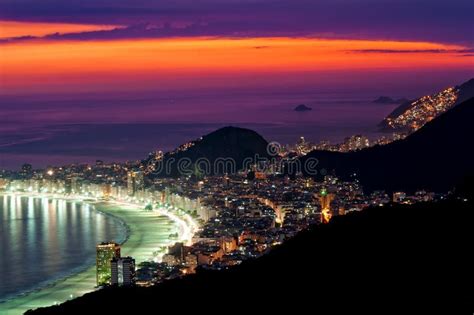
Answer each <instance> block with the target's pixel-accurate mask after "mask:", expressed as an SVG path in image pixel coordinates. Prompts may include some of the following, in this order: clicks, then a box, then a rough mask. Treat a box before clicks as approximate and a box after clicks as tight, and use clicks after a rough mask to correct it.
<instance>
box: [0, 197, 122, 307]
mask: <svg viewBox="0 0 474 315" xmlns="http://www.w3.org/2000/svg"><path fill="white" fill-rule="evenodd" d="M125 238H126V229H125V226H124V225H123V224H122V223H121V221H119V220H117V219H115V218H113V217H111V216H108V215H105V214H102V213H100V212H97V211H95V210H94V209H93V207H92V206H90V205H88V204H84V203H80V202H73V201H65V200H56V199H55V200H52V199H47V198H33V197H20V196H10V195H0V244H1V246H0V270H1V272H0V301H5V300H8V299H11V298H13V297H15V296H18V295H19V294H22V293H26V292H30V291H33V290H35V289H37V288H39V287H43V286H45V285H47V284H49V283H52V282H54V281H55V280H58V279H61V278H64V277H66V276H68V275H71V274H74V273H77V272H79V271H83V270H85V269H86V268H88V267H90V266H92V265H94V264H95V246H96V244H97V243H100V242H103V241H116V242H120V243H121V242H123V241H124V240H125ZM0 309H1V304H0Z"/></svg>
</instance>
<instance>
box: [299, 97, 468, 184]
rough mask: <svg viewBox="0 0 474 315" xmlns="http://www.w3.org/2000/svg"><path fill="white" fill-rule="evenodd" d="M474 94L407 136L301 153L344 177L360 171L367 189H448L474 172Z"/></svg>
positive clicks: (359, 173)
mask: <svg viewBox="0 0 474 315" xmlns="http://www.w3.org/2000/svg"><path fill="white" fill-rule="evenodd" d="M473 120H474V98H473V99H470V100H469V101H466V102H464V103H462V104H460V105H458V106H456V107H454V108H453V109H451V110H450V111H448V112H446V113H444V114H443V115H441V116H439V117H438V118H436V119H434V120H433V121H431V122H430V123H428V124H426V125H425V126H424V127H423V128H421V129H420V130H418V131H417V132H415V133H414V134H412V135H410V136H409V137H407V138H406V139H405V140H401V141H397V142H394V143H391V144H389V145H385V146H376V147H372V148H369V149H365V150H361V151H357V152H351V153H338V152H325V151H313V152H311V153H309V154H308V155H307V156H305V157H304V158H303V162H304V160H306V159H307V158H316V159H318V160H319V164H318V168H319V169H325V170H327V171H328V172H335V173H336V175H338V176H340V177H342V178H349V177H350V176H351V175H352V174H354V173H356V174H357V175H358V178H359V179H360V181H361V182H362V185H363V186H364V187H365V188H366V189H368V190H376V189H385V190H388V191H393V190H404V191H407V190H408V191H413V190H417V189H428V190H432V191H440V192H445V191H448V190H449V189H451V188H453V187H454V186H455V185H456V184H457V183H458V182H459V181H460V180H461V178H462V177H463V176H465V175H468V174H472V173H474V163H473V161H474V148H473V147H472V137H473V136H474V124H473V123H472V122H473Z"/></svg>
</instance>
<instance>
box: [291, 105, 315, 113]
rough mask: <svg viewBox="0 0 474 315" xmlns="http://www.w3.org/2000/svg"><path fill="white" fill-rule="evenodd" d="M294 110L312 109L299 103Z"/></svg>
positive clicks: (304, 110) (305, 110)
mask: <svg viewBox="0 0 474 315" xmlns="http://www.w3.org/2000/svg"><path fill="white" fill-rule="evenodd" d="M294 110H295V112H307V111H310V110H313V109H312V108H311V107H308V106H306V105H304V104H301V105H298V106H296V107H295V109H294Z"/></svg>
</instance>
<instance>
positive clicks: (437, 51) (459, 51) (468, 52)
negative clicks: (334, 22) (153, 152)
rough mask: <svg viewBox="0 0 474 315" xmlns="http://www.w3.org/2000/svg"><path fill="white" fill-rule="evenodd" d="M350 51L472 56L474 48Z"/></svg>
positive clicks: (358, 50)
mask: <svg viewBox="0 0 474 315" xmlns="http://www.w3.org/2000/svg"><path fill="white" fill-rule="evenodd" d="M347 52H348V53H361V54H367V53H378V54H423V53H427V54H453V53H454V54H461V55H462V56H470V55H471V53H473V52H474V49H357V50H347Z"/></svg>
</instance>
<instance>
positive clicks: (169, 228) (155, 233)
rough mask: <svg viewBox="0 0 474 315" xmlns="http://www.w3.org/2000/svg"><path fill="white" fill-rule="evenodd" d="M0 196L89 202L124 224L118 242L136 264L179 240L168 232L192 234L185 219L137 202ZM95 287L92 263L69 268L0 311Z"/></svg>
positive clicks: (10, 314) (8, 314)
mask: <svg viewBox="0 0 474 315" xmlns="http://www.w3.org/2000/svg"><path fill="white" fill-rule="evenodd" d="M2 195H5V196H16V197H33V198H47V199H49V200H55V199H56V200H58V199H59V200H65V201H76V202H81V203H83V204H89V205H90V206H92V207H93V209H94V211H97V213H99V214H101V215H105V216H109V217H111V218H113V219H114V220H117V221H118V222H120V224H122V225H123V227H124V234H125V235H123V240H122V242H121V246H122V252H123V254H124V255H127V256H132V257H134V258H135V259H136V261H137V265H138V264H140V263H141V262H144V261H149V260H153V259H156V257H154V255H153V254H154V252H156V251H157V250H159V249H160V247H163V246H168V245H171V244H172V243H174V242H177V241H180V239H177V240H174V239H173V240H171V239H170V238H169V235H170V234H172V233H171V232H177V233H179V235H180V237H182V236H186V237H185V238H187V237H189V234H188V233H191V234H190V235H192V234H193V232H192V231H193V228H192V227H189V226H188V227H185V226H184V225H186V224H187V222H186V219H183V218H179V217H177V216H175V215H174V214H172V213H168V212H167V211H164V210H163V209H156V210H153V211H144V210H143V207H142V206H141V205H139V204H132V203H127V202H119V201H105V200H104V201H102V200H94V198H81V197H78V196H75V197H70V196H61V195H53V194H48V195H45V194H28V193H4V194H2ZM190 231H191V232H190ZM183 234H184V235H183ZM185 240H186V239H185ZM95 290H97V288H95V265H94V264H88V263H87V264H85V265H84V266H81V267H78V268H75V269H74V270H71V272H70V273H68V274H67V275H65V276H59V277H58V278H57V279H51V280H46V281H45V282H44V283H40V284H38V287H36V288H34V289H31V290H28V291H26V292H20V293H19V294H18V295H15V296H11V297H9V298H8V299H6V300H5V301H3V302H2V303H0V313H2V314H5V315H17V314H23V313H24V312H26V311H27V310H29V309H34V308H39V307H45V306H51V305H55V304H59V303H63V302H65V301H67V300H70V299H73V298H76V297H79V296H82V295H84V294H86V293H89V292H93V291H95Z"/></svg>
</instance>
